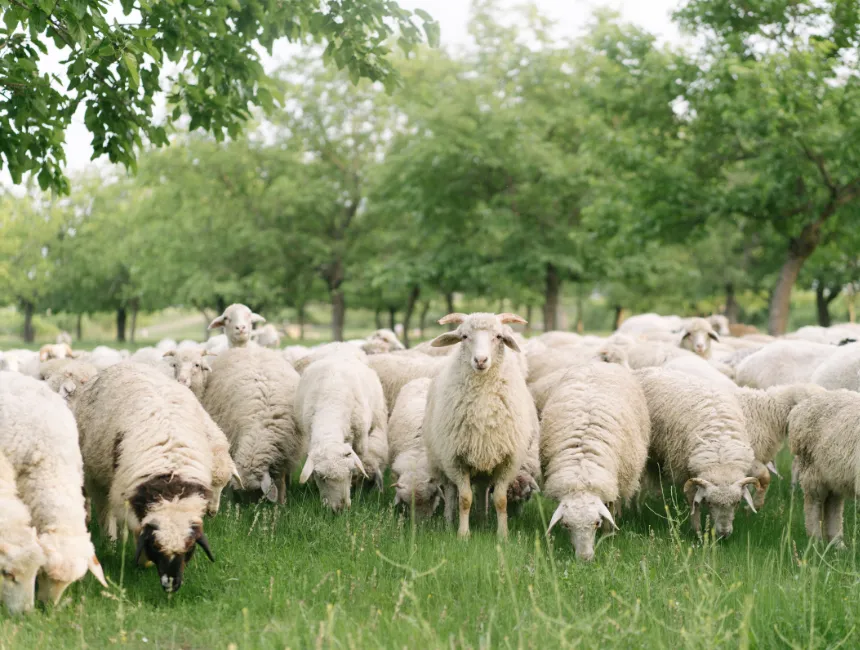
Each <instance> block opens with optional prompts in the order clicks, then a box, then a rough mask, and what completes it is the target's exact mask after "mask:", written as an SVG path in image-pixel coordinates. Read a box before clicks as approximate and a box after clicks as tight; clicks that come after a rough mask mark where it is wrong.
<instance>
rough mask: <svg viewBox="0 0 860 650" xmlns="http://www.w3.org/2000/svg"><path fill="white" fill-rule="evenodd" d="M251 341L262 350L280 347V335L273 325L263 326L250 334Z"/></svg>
mask: <svg viewBox="0 0 860 650" xmlns="http://www.w3.org/2000/svg"><path fill="white" fill-rule="evenodd" d="M251 339H252V340H253V341H255V342H256V343H257V345H261V346H263V347H264V348H274V349H277V348H279V347H281V335H280V333H278V329H277V328H276V327H275V326H274V325H264V326H263V327H258V328H257V329H255V330H253V331H252V332H251Z"/></svg>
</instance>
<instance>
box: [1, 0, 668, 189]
mask: <svg viewBox="0 0 860 650" xmlns="http://www.w3.org/2000/svg"><path fill="white" fill-rule="evenodd" d="M679 3H680V0H535V4H537V6H538V8H539V9H540V11H541V13H542V14H544V15H546V16H549V17H550V18H552V19H553V20H554V21H555V22H556V23H557V34H558V35H559V36H576V35H578V34H581V33H582V31H583V28H584V26H585V25H586V24H587V23H588V22H589V19H590V16H591V14H592V12H593V11H594V9H596V8H599V7H610V8H613V9H616V10H617V11H619V12H620V13H621V16H622V19H623V20H625V21H627V22H632V23H635V24H637V25H639V26H641V27H644V28H645V29H647V30H648V31H649V32H651V33H652V34H655V35H656V36H658V37H659V38H660V39H661V40H664V41H669V42H675V43H679V42H681V40H682V39H681V36H680V35H679V33H678V30H677V29H676V27H675V26H674V25H673V24H672V22H671V18H670V14H671V12H672V11H673V10H674V9H676V8H677V7H678V5H679ZM400 5H401V6H402V7H403V8H404V9H424V10H425V11H427V12H428V13H430V14H431V15H432V16H433V17H434V18H436V19H437V20H438V21H439V23H440V25H441V28H442V39H441V40H442V45H443V46H446V45H447V46H459V45H463V44H466V43H468V39H469V36H468V33H467V31H466V30H467V27H466V26H467V23H468V19H469V11H470V6H471V3H470V2H469V1H468V0H400ZM292 51H294V50H292ZM290 52H291V46H290V45H289V44H286V43H285V44H284V45H283V46H280V47H276V49H275V56H274V57H273V58H272V59H268V57H266V58H267V61H265V67H266V69H267V70H271V69H273V68H275V67H277V65H278V63H279V62H280V61H283V60H284V59H285V58H286V57H288V56H289V55H290ZM89 143H90V135H89V132H88V131H87V129H86V127H85V126H84V124H83V114H82V111H79V114H78V115H77V116H76V117H75V119H74V121H73V123H72V125H71V127H70V128H69V129H68V130H67V131H66V158H67V171H68V172H74V171H79V170H81V169H84V168H85V167H87V166H88V165H91V164H93V163H92V162H91V161H90V156H91V155H92V148H91V147H90V144H89ZM4 181H6V182H4ZM8 182H9V181H8V174H7V173H6V171H5V170H3V172H2V174H0V185H5V184H7V183H8Z"/></svg>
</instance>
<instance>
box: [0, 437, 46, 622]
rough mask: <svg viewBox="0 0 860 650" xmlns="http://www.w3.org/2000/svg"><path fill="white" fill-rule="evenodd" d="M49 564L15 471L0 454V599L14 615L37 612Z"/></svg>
mask: <svg viewBox="0 0 860 650" xmlns="http://www.w3.org/2000/svg"><path fill="white" fill-rule="evenodd" d="M43 564H45V553H44V552H43V551H42V546H41V545H40V544H39V537H38V535H37V533H36V529H35V528H33V525H32V522H31V520H30V511H29V510H28V509H27V506H25V505H24V503H23V502H22V501H21V499H20V497H19V496H18V486H17V485H16V483H15V468H14V467H12V465H11V463H10V462H9V461H8V460H7V459H6V456H4V455H3V454H2V453H0V571H2V576H3V580H2V583H0V585H2V586H0V598H2V600H3V604H4V605H6V608H7V609H8V610H9V613H11V614H21V613H23V612H27V611H29V610H31V609H33V601H34V599H35V592H36V574H37V573H38V572H39V569H40V568H41V567H42V565H43Z"/></svg>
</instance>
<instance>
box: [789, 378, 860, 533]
mask: <svg viewBox="0 0 860 650" xmlns="http://www.w3.org/2000/svg"><path fill="white" fill-rule="evenodd" d="M788 429H789V446H790V449H791V452H792V453H793V454H795V463H796V466H797V471H798V476H799V479H800V485H801V487H802V488H803V510H804V515H805V519H806V532H807V534H808V535H809V536H810V537H812V538H815V539H823V540H824V541H826V542H828V543H833V544H834V545H835V546H838V547H841V546H842V545H843V543H842V513H843V509H844V505H845V498H846V497H848V498H852V497H856V496H858V495H860V482H858V474H857V467H858V457H857V450H858V445H860V394H858V393H855V392H853V391H848V390H836V391H829V392H825V393H822V394H819V395H815V396H813V397H810V398H809V399H807V400H806V401H804V402H803V403H801V404H800V405H798V406H797V407H795V408H794V409H793V410H792V412H791V416H790V417H789V423H788Z"/></svg>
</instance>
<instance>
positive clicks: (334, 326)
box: [331, 289, 346, 341]
mask: <svg viewBox="0 0 860 650" xmlns="http://www.w3.org/2000/svg"><path fill="white" fill-rule="evenodd" d="M345 321H346V297H345V296H344V295H343V291H341V290H340V289H333V290H332V291H331V338H332V341H343V326H344V322H345Z"/></svg>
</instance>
